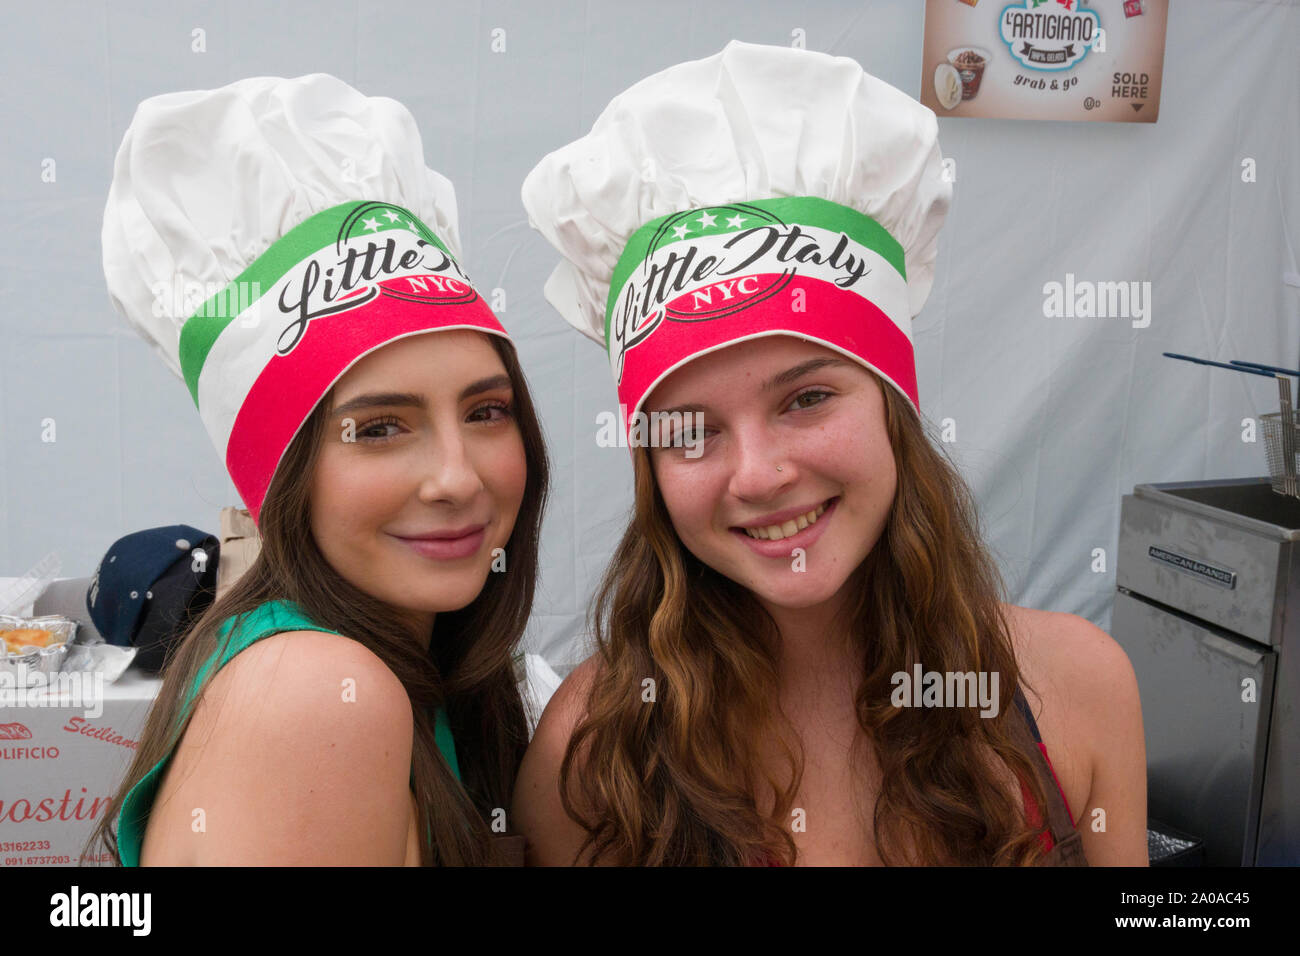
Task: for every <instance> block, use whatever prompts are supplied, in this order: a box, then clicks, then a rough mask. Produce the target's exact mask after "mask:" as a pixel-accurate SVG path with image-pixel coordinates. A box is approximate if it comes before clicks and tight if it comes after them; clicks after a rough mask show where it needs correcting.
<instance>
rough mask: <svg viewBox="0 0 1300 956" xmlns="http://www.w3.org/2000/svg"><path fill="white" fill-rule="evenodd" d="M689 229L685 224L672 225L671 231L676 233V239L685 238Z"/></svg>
mask: <svg viewBox="0 0 1300 956" xmlns="http://www.w3.org/2000/svg"><path fill="white" fill-rule="evenodd" d="M690 231H691V230H690V229H689V228H688V227H687V226H685V225H681V226H673V232H674V233H676V234H677V238H678V239H685V238H686V234H687V233H688V232H690Z"/></svg>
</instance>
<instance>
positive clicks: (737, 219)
mask: <svg viewBox="0 0 1300 956" xmlns="http://www.w3.org/2000/svg"><path fill="white" fill-rule="evenodd" d="M744 221H745V220H744V217H742V216H732V217H731V218H730V219H728V220H727V225H728V226H731V227H733V228H735V229H739V228H740V224H741V223H742V222H744Z"/></svg>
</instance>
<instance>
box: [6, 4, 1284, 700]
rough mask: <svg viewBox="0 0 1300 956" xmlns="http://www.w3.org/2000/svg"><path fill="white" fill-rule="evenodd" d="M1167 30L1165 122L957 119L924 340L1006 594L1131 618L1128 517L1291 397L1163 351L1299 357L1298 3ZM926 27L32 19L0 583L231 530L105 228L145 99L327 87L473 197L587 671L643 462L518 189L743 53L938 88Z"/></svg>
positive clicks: (668, 16) (1191, 20) (111, 11)
mask: <svg viewBox="0 0 1300 956" xmlns="http://www.w3.org/2000/svg"><path fill="white" fill-rule="evenodd" d="M1172 7H1173V9H1172V10H1171V12H1170V16H1169V27H1168V35H1167V46H1166V53H1165V63H1164V88H1163V95H1162V102H1161V107H1160V118H1159V122H1158V123H1156V124H1105V123H1097V124H1089V123H1064V122H1061V123H1056V122H1053V123H1034V122H1021V121H1012V120H1006V121H1003V120H961V119H941V120H940V144H941V148H942V151H943V153H944V155H945V156H946V157H950V158H952V159H953V160H954V162H955V166H954V169H955V175H956V179H955V183H954V201H953V205H952V209H951V213H950V216H949V220H948V223H947V225H946V227H945V231H944V234H943V238H942V240H941V244H940V249H939V260H938V265H937V279H936V282H935V285H934V290H933V293H932V295H931V297H930V300H929V302H928V304H927V305H926V308H925V310H924V311H923V312H922V313H921V315H920V316H918V318H917V320H916V323H915V342H916V350H917V361H918V373H919V380H920V395H921V405H922V412H923V415H924V416H925V417H926V418H927V419H928V420H929V421H930V422H932V423H933V425H934V427H935V429H936V433H940V432H943V431H944V430H945V429H946V432H947V435H946V436H945V437H946V438H948V439H950V440H948V441H946V442H945V444H944V447H945V448H946V449H947V450H948V452H949V453H950V454H951V455H952V457H953V459H954V460H955V461H956V462H957V463H958V464H959V465H960V467H961V469H962V471H963V473H964V474H965V476H966V477H967V479H968V481H969V483H970V485H971V487H972V489H973V490H974V492H975V495H976V498H977V500H978V503H979V507H980V513H981V516H982V520H983V523H984V529H985V538H986V541H987V542H988V545H989V547H990V548H991V549H992V550H993V553H994V554H995V556H996V558H997V560H998V562H999V565H1000V567H1001V568H1002V571H1003V573H1004V576H1005V579H1006V582H1007V587H1008V593H1007V597H1008V599H1009V600H1011V601H1012V602H1013V603H1017V604H1022V605H1026V606H1032V607H1039V608H1045V609H1049V610H1056V611H1068V612H1072V613H1076V614H1080V615H1082V616H1084V617H1086V618H1089V619H1091V620H1092V621H1094V622H1095V623H1097V624H1098V625H1100V626H1101V627H1103V628H1107V627H1108V625H1109V619H1110V607H1111V601H1112V597H1113V593H1114V587H1115V579H1114V570H1115V569H1114V559H1115V548H1116V540H1117V535H1118V526H1119V507H1120V498H1121V495H1123V494H1125V493H1127V492H1130V491H1131V490H1132V488H1133V486H1134V485H1135V484H1138V483H1142V482H1161V481H1187V480H1196V479H1202V478H1227V477H1237V476H1249V475H1262V474H1264V473H1265V471H1266V468H1265V461H1264V448H1263V443H1262V441H1259V442H1250V441H1247V440H1244V438H1249V437H1250V433H1249V425H1248V424H1244V420H1246V419H1255V418H1257V416H1258V415H1260V414H1261V413H1263V412H1267V411H1272V410H1275V409H1276V388H1275V387H1274V386H1273V384H1272V383H1270V382H1269V381H1267V380H1265V379H1263V378H1254V377H1251V376H1246V375H1236V374H1233V373H1231V372H1226V371H1221V370H1218V369H1207V368H1204V367H1199V366H1192V365H1189V364H1186V363H1182V362H1174V361H1171V360H1169V359H1165V358H1162V357H1161V355H1160V353H1161V352H1162V351H1174V352H1183V353H1190V354H1193V355H1198V356H1203V357H1207V358H1212V359H1217V360H1221V361H1226V360H1227V359H1230V358H1239V359H1246V360H1252V361H1257V362H1266V363H1272V364H1280V365H1286V366H1293V367H1294V366H1297V365H1298V364H1300V300H1298V297H1300V266H1297V261H1296V247H1297V240H1296V223H1297V220H1298V219H1300V163H1298V160H1300V71H1298V70H1297V69H1296V54H1297V51H1298V50H1300V42H1297V41H1298V40H1300V9H1298V8H1297V7H1298V4H1297V3H1296V2H1289V0H1178V2H1176V3H1174V4H1172ZM232 14H240V15H232ZM922 16H923V6H922V4H919V3H915V2H911V0H895V2H883V3H882V2H877V3H872V4H870V5H868V4H863V3H860V2H844V3H825V4H816V5H808V8H807V9H792V8H791V6H790V5H789V4H786V3H781V2H775V0H762V2H744V3H742V2H740V0H727V2H720V3H711V4H709V5H707V7H706V8H705V7H701V6H700V5H697V4H694V3H688V2H684V0H673V2H668V3H664V4H660V5H657V6H656V8H655V14H654V16H652V17H650V16H646V15H645V13H644V8H642V7H641V6H639V5H637V6H634V5H632V4H603V3H602V4H595V3H590V4H589V3H583V2H578V0H568V2H556V3H548V4H545V5H535V4H527V3H524V2H513V3H511V2H503V3H489V2H482V3H478V4H466V5H463V6H460V7H457V8H452V7H448V8H447V9H438V10H437V11H434V10H433V9H432V8H431V6H430V5H428V4H421V3H415V2H410V3H384V4H372V3H368V2H357V0H326V2H312V3H305V2H304V3H297V2H294V3H285V4H279V5H274V6H272V7H267V6H265V5H248V4H242V3H239V4H231V5H229V6H228V7H222V8H216V9H214V8H212V7H209V6H208V5H205V4H195V5H192V6H191V5H188V4H167V5H163V4H161V3H114V4H112V5H108V4H103V5H99V6H97V7H94V8H87V7H85V6H83V5H78V4H71V3H59V2H50V3H45V4H40V5H34V4H29V5H24V6H22V7H15V8H14V9H12V10H10V11H8V17H9V21H10V23H9V27H10V28H9V29H8V30H6V31H5V36H4V38H3V39H0V44H2V45H3V49H4V54H5V56H4V60H3V62H4V64H5V66H4V67H3V68H0V69H3V72H4V79H5V82H4V83H3V84H0V123H2V124H3V127H4V128H5V129H6V130H8V131H10V133H11V134H12V135H7V137H6V145H5V146H4V148H3V149H2V150H0V209H2V210H3V215H4V221H5V225H6V227H7V228H5V229H4V230H2V231H0V260H2V261H3V262H4V263H5V265H6V268H5V269H3V270H0V302H3V303H4V306H3V308H2V309H0V343H2V347H0V376H2V379H0V573H3V574H7V575H20V574H22V573H24V572H25V571H26V570H27V569H28V568H30V567H31V566H32V565H34V564H35V563H36V562H37V561H38V560H40V559H41V558H42V557H43V556H45V555H46V554H49V553H54V554H56V555H57V556H58V558H59V560H60V563H61V572H60V573H61V574H62V575H63V576H66V577H78V576H83V575H88V574H90V573H91V572H92V571H93V569H94V567H95V564H96V562H97V561H98V559H99V557H100V556H101V555H102V554H103V553H104V551H105V550H106V549H107V548H108V546H109V545H110V544H111V543H112V542H113V541H114V540H115V539H116V538H118V537H120V536H121V535H123V534H127V533H129V532H131V531H135V530H139V529H142V528H148V527H154V526H158V525H167V524H175V523H187V524H192V525H195V526H197V527H200V528H203V529H209V530H214V529H215V528H216V526H217V513H218V510H219V508H220V507H221V506H223V505H227V504H235V503H237V501H238V499H237V496H236V494H235V491H234V488H233V486H232V485H231V484H230V481H229V479H228V478H227V477H226V475H225V472H224V471H223V470H222V467H221V464H220V462H219V461H218V459H217V456H216V454H215V453H214V451H213V449H212V447H211V445H210V444H209V443H208V439H207V437H206V435H205V433H204V432H203V430H202V427H201V425H200V422H199V418H198V415H197V413H196V412H195V410H194V407H193V405H192V403H191V402H190V401H189V397H188V394H187V393H186V391H185V389H184V386H183V385H182V384H181V383H180V382H179V381H178V380H176V379H174V378H171V377H170V376H169V374H168V373H167V372H166V370H165V369H163V368H162V366H161V363H159V362H158V361H157V360H156V359H155V358H154V357H153V356H152V355H151V354H150V353H149V351H148V348H147V347H146V346H145V345H144V344H143V343H142V342H141V341H140V340H138V339H137V338H136V337H135V336H134V334H133V333H132V332H131V331H130V329H129V328H127V327H126V326H125V323H123V322H122V321H121V320H120V319H118V318H117V317H116V316H115V315H114V314H113V312H112V310H111V308H110V306H109V303H108V298H107V294H106V291H105V288H104V281H103V276H102V272H101V271H100V259H99V255H100V250H99V228H100V223H101V218H102V214H103V204H104V199H105V196H106V194H107V189H108V182H109V177H110V174H111V163H112V158H113V155H114V153H115V151H116V148H117V145H118V143H119V142H120V141H121V137H122V133H123V132H124V130H125V128H126V125H127V123H128V122H129V121H130V118H131V115H132V112H133V110H134V107H135V104H136V103H137V102H138V101H139V100H140V99H142V98H144V97H146V96H150V95H153V94H155V93H159V92H164V91H168V90H175V89H194V88H207V87H214V86H219V85H222V84H224V83H227V82H230V81H232V80H234V79H237V78H239V77H242V76H250V75H258V74H274V75H281V76H295V75H299V74H302V73H307V72H313V71H316V70H326V71H328V72H333V73H336V74H337V75H339V76H340V77H342V78H343V79H345V80H347V81H348V82H350V83H352V84H353V85H355V86H357V87H358V88H360V89H361V90H362V91H363V92H366V93H367V94H370V95H387V96H393V97H395V98H397V99H399V100H401V101H402V102H404V103H405V104H406V105H407V106H408V107H409V108H410V109H411V110H412V112H413V113H414V114H415V117H416V120H417V123H418V124H419V127H420V130H421V133H422V135H423V137H424V143H425V154H426V157H427V161H428V163H429V165H430V166H432V167H434V168H435V169H438V170H439V171H440V172H442V173H444V174H445V175H447V176H448V177H449V178H450V179H451V180H452V181H453V183H455V185H456V187H457V192H458V197H459V201H460V218H461V227H460V228H461V236H462V240H463V243H464V246H465V261H464V264H465V266H466V268H467V269H468V271H469V272H470V274H471V275H472V276H473V277H474V279H475V281H476V284H477V285H478V286H479V287H480V289H483V290H493V289H500V290H503V291H504V293H505V303H506V304H505V308H504V309H502V310H500V317H501V319H502V322H503V323H504V324H505V325H506V327H507V328H508V329H509V330H510V332H511V334H512V335H513V336H515V338H516V341H517V342H518V344H519V348H520V354H521V360H522V362H523V365H524V368H525V370H526V372H527V374H528V378H529V381H530V384H531V386H532V390H533V392H534V396H535V399H536V401H537V404H538V407H539V414H540V415H541V417H542V422H543V427H544V429H545V432H546V437H547V439H548V444H549V448H550V451H551V456H552V463H553V474H554V483H553V491H552V499H551V506H550V509H549V511H548V514H547V520H546V525H545V533H544V539H543V545H542V560H543V568H544V573H543V577H542V580H541V587H540V590H539V594H538V599H537V602H536V605H535V609H534V617H533V621H532V625H531V628H530V633H529V636H528V641H527V644H528V649H529V650H530V651H534V652H536V653H539V654H541V655H543V656H544V657H545V658H546V660H547V661H549V662H550V663H551V664H552V665H553V666H554V667H555V668H556V670H558V671H559V672H560V673H561V674H563V673H566V672H567V671H568V669H569V668H570V667H571V666H572V665H573V664H574V663H576V662H577V661H579V660H581V659H582V658H583V657H584V656H586V653H587V647H586V643H585V634H586V626H585V620H584V615H585V612H586V609H587V605H588V602H589V599H590V597H591V595H592V593H593V591H594V588H595V585H596V582H597V580H598V578H599V575H600V573H601V571H602V570H603V569H604V567H605V565H606V562H607V560H608V558H609V555H610V552H611V551H612V549H613V547H614V544H615V542H616V541H617V539H618V536H619V534H620V533H621V531H622V529H623V527H624V523H625V521H626V516H627V513H628V508H629V505H630V501H631V495H630V478H631V469H630V464H629V458H628V453H627V451H626V449H618V448H601V447H598V446H597V444H596V434H597V415H598V414H599V413H600V412H602V411H613V410H614V409H615V408H616V399H615V396H614V387H613V383H612V381H611V380H610V377H609V374H608V370H607V366H606V364H605V362H604V359H603V356H602V355H601V353H600V351H599V349H597V348H596V347H595V346H594V345H592V343H590V342H588V341H586V340H583V339H581V338H580V337H579V336H578V335H576V334H575V333H573V332H571V331H569V330H568V329H567V327H566V326H564V324H563V322H562V321H561V320H560V319H559V318H558V316H556V315H555V314H554V312H553V311H552V310H551V309H550V307H549V306H548V305H547V304H546V302H545V300H544V299H543V297H542V291H541V290H542V284H543V282H544V280H545V277H546V276H547V275H548V274H549V272H550V269H551V268H552V266H553V265H554V262H555V254H554V252H553V251H552V250H551V249H550V248H549V247H548V246H547V245H546V244H545V243H544V242H543V241H542V240H541V238H540V237H539V236H537V235H536V234H535V233H533V232H532V231H531V230H530V229H529V228H528V226H527V223H526V219H525V216H524V211H523V208H522V206H521V204H520V202H519V184H520V182H521V181H522V179H523V177H524V175H525V174H526V173H527V171H528V170H529V169H530V168H531V166H532V164H533V163H534V162H535V161H536V160H537V159H538V158H540V157H541V156H542V155H543V154H544V153H546V152H548V151H549V150H551V149H554V148H555V147H557V146H559V145H560V144H562V143H564V142H567V141H569V140H570V139H572V138H574V137H575V136H577V135H579V134H580V133H582V132H583V131H584V130H586V129H587V128H589V127H590V124H591V122H592V120H593V119H594V118H595V116H596V115H597V113H598V112H599V111H600V109H601V108H602V107H603V105H604V104H605V103H606V102H607V101H608V99H609V98H610V97H611V96H612V95H614V94H615V93H617V92H618V91H619V90H621V89H623V88H624V87H626V86H628V85H629V84H631V83H632V82H634V81H635V80H637V79H639V78H640V77H642V76H644V75H647V74H649V73H651V72H653V71H655V70H658V69H661V68H663V67H665V66H668V65H670V64H672V63H674V62H678V61H681V60H684V59H690V58H695V57H701V56H706V55H709V54H711V53H714V52H716V51H717V50H719V49H721V47H722V46H723V45H724V44H725V42H726V41H727V40H729V39H732V38H733V37H735V38H739V39H743V40H750V41H753V42H764V43H783V44H788V43H790V42H791V36H792V35H793V34H792V31H794V30H796V29H799V30H802V31H804V35H805V36H806V38H807V41H806V42H807V45H808V46H809V47H810V48H813V49H818V50H823V51H826V52H831V53H836V54H843V55H848V56H852V57H854V58H856V59H857V60H858V61H859V62H860V63H862V64H863V66H864V67H865V68H866V69H867V70H868V71H870V72H872V73H874V74H876V75H878V76H880V77H881V78H882V79H885V80H886V81H888V82H890V83H892V84H894V85H895V86H898V87H899V88H901V89H903V90H904V91H906V92H908V93H909V94H911V95H913V96H915V95H917V93H918V92H919V83H920V76H919V73H920V60H921V39H922ZM397 23H400V24H401V25H402V29H400V30H399V29H394V24H397ZM340 24H342V25H343V26H342V27H340ZM196 28H201V29H202V30H203V31H204V44H205V50H204V51H203V52H201V53H200V52H196V50H195V49H194V47H195V40H194V33H193V31H194V30H195V29H196ZM497 30H500V31H504V32H503V33H501V34H499V37H500V38H502V39H504V41H505V48H504V50H502V51H500V52H493V49H492V44H493V38H494V36H498V35H497V34H495V33H494V31H497ZM498 46H500V44H498ZM49 160H52V161H53V163H54V166H53V167H51V168H53V169H56V170H57V175H56V177H55V179H54V181H52V182H51V181H47V180H48V176H46V177H43V176H42V170H43V169H45V168H47V167H48V163H49ZM1251 172H1253V176H1252V175H1251ZM1053 282H1056V283H1061V284H1062V285H1070V284H1072V285H1074V286H1075V287H1078V286H1080V285H1081V284H1082V283H1085V282H1088V283H1136V289H1138V290H1140V299H1139V300H1138V302H1139V303H1140V305H1141V309H1135V308H1133V307H1132V305H1131V306H1130V312H1129V314H1128V315H1126V316H1121V317H1110V318H1083V317H1068V316H1067V317H1047V316H1046V315H1045V314H1044V303H1045V302H1046V301H1047V299H1048V295H1047V294H1046V292H1045V287H1046V286H1047V285H1048V284H1049V283H1053ZM51 423H52V424H53V426H54V428H55V429H56V431H55V432H54V433H51V432H50V426H51ZM50 434H55V435H56V440H54V441H50V440H49V437H50Z"/></svg>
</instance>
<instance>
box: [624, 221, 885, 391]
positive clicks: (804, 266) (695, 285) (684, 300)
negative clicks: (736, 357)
mask: <svg viewBox="0 0 1300 956" xmlns="http://www.w3.org/2000/svg"><path fill="white" fill-rule="evenodd" d="M650 225H653V226H654V227H655V228H654V231H653V233H652V234H651V235H650V236H649V246H648V248H647V249H646V250H644V252H642V253H640V254H641V255H643V256H644V258H643V259H642V261H641V263H640V265H639V266H638V267H637V268H636V269H635V270H634V271H633V272H632V273H631V274H630V275H629V276H628V277H627V278H626V280H625V281H624V282H623V285H622V287H621V289H620V290H619V291H618V293H617V298H616V299H615V300H613V302H612V307H611V309H610V315H609V330H608V334H607V336H606V340H607V341H608V342H609V348H610V364H611V365H612V366H613V368H614V374H615V377H616V379H617V380H618V381H619V382H622V380H623V358H624V356H625V355H626V354H627V353H628V352H629V351H630V350H631V349H633V348H635V347H636V346H637V345H639V344H641V343H642V342H644V341H645V340H646V339H647V338H648V337H649V336H650V335H652V334H653V333H654V332H655V330H656V329H658V328H659V327H660V324H661V323H662V322H664V321H668V322H707V321H713V320H717V319H722V318H726V317H727V316H732V315H735V314H736V313H738V312H740V311H742V310H744V309H748V308H750V307H751V306H753V305H755V304H757V303H759V302H762V301H764V300H765V299H769V298H771V297H772V296H775V295H777V294H778V293H780V292H781V291H782V290H783V289H785V288H786V287H787V286H789V285H790V283H791V282H792V281H793V280H794V278H795V277H796V276H797V275H798V274H800V273H801V272H803V273H808V274H809V275H810V276H813V275H815V277H816V278H819V279H827V280H829V281H832V282H834V283H835V285H837V286H838V287H839V288H841V289H849V288H851V287H852V286H853V285H854V284H855V283H856V282H857V281H858V280H859V279H861V278H862V277H863V276H865V275H867V274H868V273H870V272H871V268H870V266H869V265H868V262H867V257H866V256H865V255H864V254H863V252H864V250H863V248H862V246H860V245H859V244H858V243H857V242H855V241H854V240H852V239H850V238H849V237H848V236H847V235H845V234H844V233H843V232H839V233H836V232H832V231H831V230H828V229H821V228H816V227H810V226H801V225H798V224H793V223H786V222H783V221H782V220H781V219H779V218H778V217H777V216H775V215H773V213H772V212H771V211H769V210H766V209H762V208H760V207H758V206H752V205H749V204H746V203H734V204H729V205H719V206H707V207H704V208H701V209H691V210H687V211H685V212H680V213H676V214H674V215H671V216H667V217H665V218H664V219H663V220H661V221H659V222H658V224H657V225H656V224H653V223H652V224H650ZM645 228H650V226H649V225H648V226H647V227H645Z"/></svg>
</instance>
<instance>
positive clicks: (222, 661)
mask: <svg viewBox="0 0 1300 956" xmlns="http://www.w3.org/2000/svg"><path fill="white" fill-rule="evenodd" d="M235 621H236V618H234V617H232V618H229V619H228V620H226V622H225V623H224V624H222V625H221V628H220V629H219V630H218V632H217V640H218V642H219V643H218V650H217V653H216V654H214V655H213V656H212V657H211V658H209V659H208V660H207V661H206V662H205V663H204V665H203V667H202V668H200V670H199V673H198V677H197V678H196V679H195V682H194V684H193V685H191V687H190V689H189V693H188V694H186V696H185V702H184V704H183V705H182V707H181V713H182V714H183V715H184V714H188V713H189V708H190V705H191V704H192V703H193V701H194V696H195V693H196V691H197V690H198V688H199V687H200V686H202V684H203V681H204V679H205V678H206V677H207V674H208V671H209V670H211V669H212V667H213V664H214V663H215V665H216V669H217V670H221V668H222V667H225V666H226V664H228V663H229V662H230V660H231V658H233V657H234V656H235V655H236V654H238V653H239V652H240V651H242V650H244V649H245V648H247V647H248V646H249V645H251V644H253V643H254V642H256V641H258V640H260V639H262V638H264V637H270V636H271V635H272V634H279V633H280V632H282V631H323V632H325V633H326V634H337V633H338V632H337V631H331V630H330V629H329V628H325V627H321V626H320V625H319V624H315V623H313V622H312V621H311V620H310V619H309V618H308V617H307V616H306V615H305V614H304V613H303V612H302V609H301V608H300V607H298V605H296V604H294V603H292V602H289V601H270V602H268V603H266V604H263V605H261V606H259V607H257V608H255V609H254V610H252V611H250V612H248V614H246V615H244V616H243V624H242V625H241V627H240V628H239V631H238V633H237V634H236V635H235V636H234V639H233V640H227V638H228V636H229V634H230V630H231V628H232V627H233V626H234V624H235ZM434 735H435V737H436V739H437V742H438V749H439V750H440V751H442V756H443V758H444V759H445V760H446V761H447V765H448V766H449V767H450V768H451V772H452V774H453V775H455V777H456V779H457V780H458V781H459V780H460V764H459V763H458V762H457V760H456V743H455V741H454V740H453V739H452V736H451V725H450V724H449V723H448V721H447V714H446V713H445V712H444V711H443V709H442V708H441V707H439V708H438V712H437V715H436V717H435V720H434ZM174 752H175V744H173V745H172V747H171V749H169V750H168V752H167V753H166V754H165V755H164V756H163V758H162V759H161V760H159V761H158V763H157V764H155V765H154V768H153V769H152V770H150V771H149V772H148V773H147V774H145V775H144V776H143V777H141V778H140V781H139V782H138V783H137V784H136V785H135V786H134V787H132V788H131V789H130V791H129V792H128V793H127V795H126V799H125V800H123V801H122V810H121V813H119V814H118V818H117V846H118V852H119V854H120V855H121V857H122V865H123V866H139V865H140V848H141V846H143V844H144V831H145V827H146V825H147V824H148V822H149V810H150V808H152V806H153V801H154V796H155V794H156V793H157V790H158V784H159V783H160V782H161V781H162V777H163V772H164V771H165V770H166V769H167V764H168V763H169V762H170V761H171V758H172V754H173V753H174Z"/></svg>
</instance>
